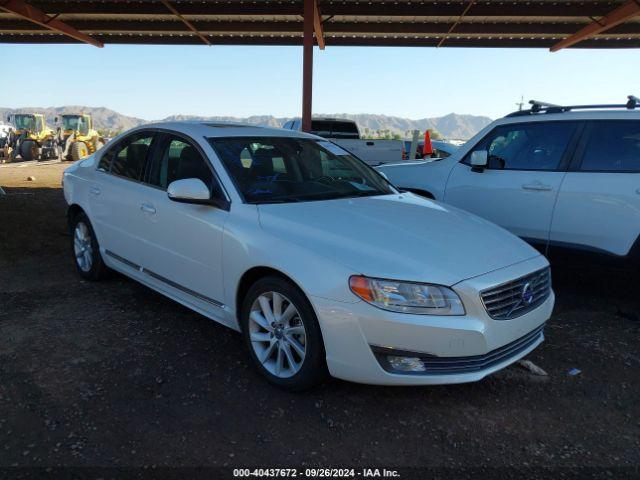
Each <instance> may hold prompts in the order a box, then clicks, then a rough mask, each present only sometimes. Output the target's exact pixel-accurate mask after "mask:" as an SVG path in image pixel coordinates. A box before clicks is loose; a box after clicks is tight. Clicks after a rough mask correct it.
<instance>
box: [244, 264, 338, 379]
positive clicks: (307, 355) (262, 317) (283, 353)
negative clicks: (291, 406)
mask: <svg viewBox="0 0 640 480" xmlns="http://www.w3.org/2000/svg"><path fill="white" fill-rule="evenodd" d="M240 323H241V327H242V335H243V337H244V341H245V344H246V345H247V349H248V350H249V355H250V356H251V360H252V363H253V364H254V366H255V367H256V368H257V369H258V371H259V372H260V373H261V374H262V375H263V376H264V377H265V378H266V379H267V381H269V382H270V383H272V384H273V385H276V386H278V387H280V388H282V389H284V390H289V391H300V390H306V389H309V388H311V387H314V386H316V385H318V384H319V383H321V382H322V381H323V380H324V379H325V377H326V376H327V364H326V354H325V349H324V343H323V341H322V332H321V331H320V325H319V324H318V319H317V317H316V315H315V313H314V311H313V308H312V307H311V304H310V303H309V300H307V297H306V296H305V295H304V293H302V291H301V290H300V289H299V288H298V287H297V286H295V285H294V284H293V283H291V282H289V281H288V280H285V279H284V278H281V277H277V276H270V277H265V278H262V279H260V280H258V281H257V282H256V283H255V284H253V286H252V287H251V288H250V289H249V291H248V292H247V295H246V296H245V298H244V300H243V302H242V309H241V315H240Z"/></svg>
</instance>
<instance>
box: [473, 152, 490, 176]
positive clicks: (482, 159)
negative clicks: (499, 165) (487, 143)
mask: <svg viewBox="0 0 640 480" xmlns="http://www.w3.org/2000/svg"><path fill="white" fill-rule="evenodd" d="M488 162H489V154H488V153H487V151H486V150H476V151H475V152H471V170H473V171H474V172H482V171H484V169H485V168H487V163H488Z"/></svg>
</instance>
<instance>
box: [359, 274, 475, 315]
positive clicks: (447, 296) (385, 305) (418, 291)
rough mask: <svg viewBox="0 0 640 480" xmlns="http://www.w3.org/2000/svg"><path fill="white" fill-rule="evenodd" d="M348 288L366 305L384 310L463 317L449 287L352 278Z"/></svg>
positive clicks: (460, 304)
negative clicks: (366, 303)
mask: <svg viewBox="0 0 640 480" xmlns="http://www.w3.org/2000/svg"><path fill="white" fill-rule="evenodd" d="M349 287H350V288H351V291H352V292H353V293H355V294H356V295H357V296H358V297H360V298H361V299H362V300H364V301H365V302H368V303H370V304H371V305H374V306H376V307H378V308H382V309H383V310H390V311H392V312H401V313H417V314H420V315H464V313H465V312H464V307H463V306H462V300H460V297H458V295H457V294H456V293H455V292H454V291H453V290H451V289H450V288H447V287H443V286H441V285H431V284H428V283H410V282H400V281H397V280H383V279H381V278H368V277H361V276H355V275H354V276H352V277H351V278H349Z"/></svg>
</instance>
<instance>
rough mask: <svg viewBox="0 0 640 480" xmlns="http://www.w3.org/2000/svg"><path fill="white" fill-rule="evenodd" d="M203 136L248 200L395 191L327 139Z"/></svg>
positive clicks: (281, 200) (293, 199) (325, 197)
mask: <svg viewBox="0 0 640 480" xmlns="http://www.w3.org/2000/svg"><path fill="white" fill-rule="evenodd" d="M208 140H209V143H211V145H212V147H213V148H214V150H215V151H216V153H217V154H218V156H219V157H220V159H221V160H222V163H223V164H224V165H225V167H226V169H227V171H228V172H229V175H230V176H231V177H232V178H233V181H234V182H235V184H236V186H237V188H238V190H239V191H240V193H241V195H242V196H243V198H244V200H245V201H246V202H248V203H289V202H302V201H312V200H330V199H335V198H349V197H363V196H373V195H386V194H390V193H395V190H394V189H393V188H392V187H391V186H390V185H389V184H388V183H387V182H386V181H385V180H384V178H382V177H381V176H380V175H379V174H377V173H376V172H374V171H373V170H372V169H371V168H369V167H368V166H366V165H365V164H364V163H362V162H361V161H360V160H358V159H357V158H355V157H354V156H353V155H351V154H349V153H348V152H347V151H345V150H343V149H342V148H340V147H339V146H337V145H335V144H333V143H331V142H327V141H321V140H312V139H303V138H277V137H232V138H209V139H208Z"/></svg>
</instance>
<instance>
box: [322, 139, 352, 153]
mask: <svg viewBox="0 0 640 480" xmlns="http://www.w3.org/2000/svg"><path fill="white" fill-rule="evenodd" d="M318 145H320V146H321V147H322V148H325V149H327V150H329V151H330V152H331V153H333V154H334V155H351V154H350V153H349V152H347V151H346V150H344V149H342V148H340V147H339V146H338V145H336V144H335V143H331V142H318Z"/></svg>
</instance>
